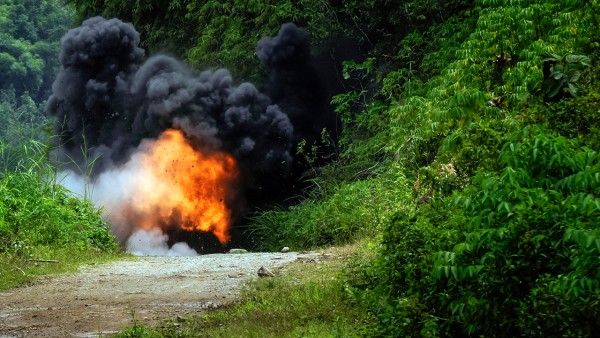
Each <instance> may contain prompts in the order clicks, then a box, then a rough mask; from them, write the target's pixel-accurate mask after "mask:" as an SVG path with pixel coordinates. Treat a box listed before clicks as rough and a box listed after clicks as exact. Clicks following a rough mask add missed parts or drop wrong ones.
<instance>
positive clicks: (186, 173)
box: [127, 129, 238, 244]
mask: <svg viewBox="0 0 600 338" xmlns="http://www.w3.org/2000/svg"><path fill="white" fill-rule="evenodd" d="M140 147H141V148H142V149H143V150H144V152H143V154H142V155H141V158H140V162H139V163H140V164H141V166H142V168H141V169H142V170H140V171H139V172H140V173H143V174H141V175H140V177H136V178H135V179H136V182H137V183H136V184H135V185H136V187H135V191H136V193H135V198H134V199H132V200H131V201H130V205H129V206H128V208H127V209H128V213H130V214H129V217H132V216H134V215H135V216H134V217H132V218H135V221H136V223H137V226H139V227H142V228H144V229H151V228H155V227H161V228H168V227H172V226H174V225H175V226H177V227H179V228H181V229H184V230H188V231H204V232H209V231H210V232H212V233H213V234H214V235H215V236H216V237H217V238H218V240H219V241H220V242H221V243H222V244H225V243H227V242H228V241H229V239H230V235H229V226H230V223H231V210H230V209H229V208H228V207H227V201H228V200H230V199H231V197H232V196H231V194H232V190H233V188H234V184H235V182H236V178H237V176H238V168H237V165H236V162H235V160H234V159H233V157H231V156H230V155H228V154H226V153H223V152H210V153H202V152H200V151H198V150H196V149H194V148H193V147H192V146H191V145H190V144H189V142H188V141H187V140H186V138H185V136H184V135H183V134H182V132H180V131H178V130H173V129H169V130H166V131H165V132H163V134H161V135H160V137H159V138H158V139H157V140H156V141H151V142H146V143H143V144H142V145H141V146H140ZM131 213H132V214H134V215H132V214H131Z"/></svg>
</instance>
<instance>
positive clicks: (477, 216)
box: [361, 128, 600, 337]
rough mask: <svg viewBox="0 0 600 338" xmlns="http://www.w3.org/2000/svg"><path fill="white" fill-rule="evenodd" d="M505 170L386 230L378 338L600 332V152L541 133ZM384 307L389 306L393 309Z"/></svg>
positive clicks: (532, 134)
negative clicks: (397, 333) (385, 337)
mask: <svg viewBox="0 0 600 338" xmlns="http://www.w3.org/2000/svg"><path fill="white" fill-rule="evenodd" d="M499 162H500V163H501V164H502V165H503V166H504V167H503V168H502V170H500V171H499V172H486V171H480V172H478V174H477V175H476V177H475V179H474V184H473V186H472V187H470V188H467V189H466V190H465V191H463V192H462V193H456V194H455V196H454V197H447V198H445V199H437V200H433V201H432V202H431V204H422V205H420V206H415V208H414V209H413V211H412V212H410V213H405V214H401V215H397V216H396V217H395V218H394V219H393V221H392V222H391V223H390V225H389V226H388V228H387V229H386V231H385V235H384V238H383V250H382V255H381V258H380V259H379V260H378V263H377V264H376V267H375V271H374V273H373V275H374V276H378V278H379V280H374V283H375V286H374V287H372V289H371V291H368V290H367V291H366V292H364V293H363V294H362V295H361V297H362V299H363V300H364V301H366V302H367V304H370V306H371V307H372V308H373V310H374V311H375V312H376V313H377V314H378V316H379V318H380V325H379V327H378V328H377V329H376V332H377V334H378V335H392V334H394V330H397V329H394V328H395V327H397V328H400V330H401V334H402V335H407V336H414V335H424V336H429V335H433V336H436V335H442V336H465V335H474V336H532V337H533V336H536V337H546V336H556V335H561V336H569V337H586V336H589V337H591V336H592V335H593V332H597V330H599V329H600V321H599V320H598V318H600V262H599V261H598V257H599V254H600V225H599V223H598V222H597V220H598V219H599V217H600V196H599V194H600V156H598V154H597V153H596V152H595V151H592V150H590V149H589V148H586V147H580V146H579V145H578V144H577V142H575V141H572V140H569V139H566V138H564V137H561V136H554V135H551V134H548V133H547V132H545V131H544V130H541V129H537V128H533V129H527V128H526V129H525V130H524V131H522V132H519V133H515V134H513V139H512V141H511V142H507V143H505V144H504V146H503V149H502V152H501V154H500V156H499ZM381 304H384V306H381Z"/></svg>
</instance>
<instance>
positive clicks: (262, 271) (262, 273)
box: [258, 266, 275, 277]
mask: <svg viewBox="0 0 600 338" xmlns="http://www.w3.org/2000/svg"><path fill="white" fill-rule="evenodd" d="M258 276H259V277H275V275H274V274H273V273H272V272H271V271H269V269H267V268H265V267H264V266H261V267H260V269H258Z"/></svg>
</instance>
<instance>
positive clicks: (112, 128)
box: [46, 17, 329, 255]
mask: <svg viewBox="0 0 600 338" xmlns="http://www.w3.org/2000/svg"><path fill="white" fill-rule="evenodd" d="M139 42H140V37H139V34H138V32H137V31H136V30H135V28H134V27H133V25H131V24H129V23H124V22H122V21H120V20H118V19H109V20H107V19H104V18H101V17H94V18H90V19H88V20H86V21H84V22H83V23H82V25H81V26H80V27H77V28H74V29H72V30H70V31H69V32H67V33H66V34H65V35H64V36H63V38H62V39H61V47H62V51H61V54H60V61H61V69H60V72H59V73H58V75H57V77H56V80H55V81H54V83H53V86H52V95H51V96H50V97H49V98H48V103H47V106H46V111H47V113H48V115H50V116H54V117H56V121H57V123H56V124H55V132H56V135H57V136H58V137H57V138H56V142H57V144H56V145H57V148H56V150H55V151H54V152H53V156H54V158H55V159H56V160H57V161H58V162H59V163H63V164H64V166H63V173H64V175H63V176H64V177H66V178H65V179H64V182H63V185H65V186H66V187H67V188H69V189H70V190H72V191H74V192H75V193H79V194H80V195H82V196H85V197H88V198H90V199H91V201H92V202H93V203H94V204H96V205H97V206H99V207H102V208H103V210H104V213H103V215H104V217H105V218H106V219H107V220H108V221H109V223H110V224H111V227H112V232H113V233H114V234H115V236H116V237H117V239H118V240H119V242H120V243H121V245H123V246H125V247H127V248H128V249H129V250H130V251H132V252H134V253H137V254H148V255H152V254H160V255H163V254H196V253H197V251H196V250H200V251H203V252H204V251H206V246H205V244H206V245H208V246H210V247H212V248H213V249H214V248H217V246H219V243H220V249H223V248H224V247H225V246H226V245H227V243H230V240H231V237H232V235H231V234H232V232H231V227H232V226H233V224H232V223H234V221H233V220H239V219H242V217H241V216H240V212H242V211H243V210H242V209H243V207H244V206H245V205H246V200H247V199H248V200H250V199H252V202H253V203H256V201H257V200H258V201H260V200H261V198H263V199H265V200H268V199H269V198H273V196H277V194H281V192H282V191H284V190H285V189H286V186H288V185H289V183H288V182H289V180H290V176H291V175H294V174H293V172H294V168H296V171H298V172H300V171H301V169H302V168H301V166H298V164H297V162H296V161H295V159H294V158H293V149H294V145H295V143H297V142H298V141H299V140H307V141H308V142H310V141H311V140H314V139H316V138H318V136H319V135H320V133H321V131H322V129H323V127H325V126H326V125H327V123H326V122H325V120H327V116H329V115H328V114H325V113H324V112H326V111H328V110H326V109H323V108H322V105H323V104H328V100H327V98H326V96H324V94H323V90H322V86H320V85H319V81H318V80H317V78H318V77H317V72H316V70H315V69H314V68H313V67H312V65H311V57H310V36H309V34H308V33H307V32H305V31H303V30H302V29H300V28H298V27H296V26H295V25H293V24H285V25H283V26H282V29H281V31H280V32H279V34H278V35H277V36H276V37H274V38H268V37H265V38H263V39H262V40H261V41H260V42H259V43H258V49H257V56H258V58H259V59H260V60H261V62H262V63H263V65H264V66H265V67H266V68H267V71H268V73H269V74H270V79H269V83H268V85H267V89H268V90H267V92H268V93H263V92H261V91H260V90H259V89H258V88H257V87H256V86H255V85H253V84H252V83H248V82H242V83H240V84H236V83H235V82H234V81H233V77H232V76H231V74H230V72H229V71H228V70H226V69H216V70H206V71H202V72H197V71H195V70H194V69H192V68H191V67H190V66H188V65H186V64H184V63H182V62H180V61H179V60H177V59H175V58H174V57H171V56H166V55H160V54H158V55H153V56H150V57H147V58H146V57H145V51H144V50H143V49H141V48H140V47H139ZM90 161H91V162H92V164H93V165H90ZM82 168H86V169H90V168H91V169H90V170H89V171H88V172H86V176H87V177H84V176H82V175H80V174H79V173H81V172H82ZM298 176H299V175H298ZM248 196H252V198H247V197H248ZM257 196H258V197H257ZM188 233H189V234H192V235H190V236H188V235H186V234H188ZM182 234H183V235H182ZM234 234H235V232H234ZM173 235H175V236H173ZM213 235H214V236H213ZM215 238H216V239H215ZM217 240H218V243H217ZM177 242H179V243H177ZM188 245H192V247H190V246H188ZM217 250H219V248H217ZM175 251H176V252H175Z"/></svg>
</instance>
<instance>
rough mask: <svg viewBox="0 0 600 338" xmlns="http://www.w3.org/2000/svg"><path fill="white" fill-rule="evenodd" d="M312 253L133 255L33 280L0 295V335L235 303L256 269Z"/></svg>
mask: <svg viewBox="0 0 600 338" xmlns="http://www.w3.org/2000/svg"><path fill="white" fill-rule="evenodd" d="M318 256H319V254H317V253H305V254H299V253H295V252H288V253H244V254H212V255H202V256H196V257H139V258H136V259H135V260H131V261H119V262H113V263H108V264H103V265H96V266H89V265H88V266H83V267H81V268H80V269H79V271H78V272H77V273H74V274H66V275H60V276H55V277H52V278H46V279H42V280H39V281H38V282H36V283H34V284H33V285H30V286H26V287H21V288H16V289H12V290H9V291H6V292H0V337H2V338H4V337H97V336H99V335H110V334H111V333H114V332H117V331H118V330H119V329H121V328H123V327H124V326H127V325H131V323H132V319H133V315H135V319H136V320H137V321H138V322H139V323H143V324H146V325H156V324H158V323H159V322H161V321H164V320H167V319H170V318H174V317H176V316H178V315H185V314H191V313H199V312H205V311H208V310H210V309H215V308H218V307H219V306H222V305H225V304H228V303H231V302H234V301H235V300H236V298H237V297H238V295H239V292H240V290H241V287H242V285H243V282H244V281H245V280H248V279H250V278H258V276H257V271H258V269H259V268H260V267H261V266H263V267H266V268H268V269H270V270H271V271H273V272H275V273H276V274H277V270H278V269H280V268H282V267H283V266H285V265H286V264H289V263H291V262H293V261H296V260H311V259H314V258H316V257H318Z"/></svg>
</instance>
